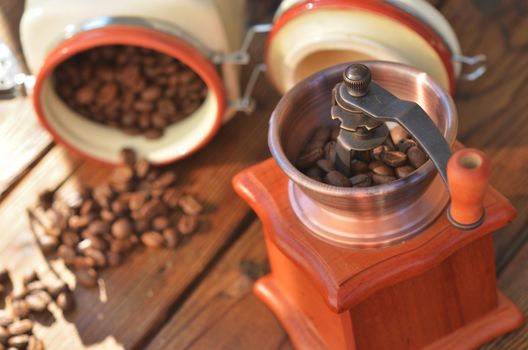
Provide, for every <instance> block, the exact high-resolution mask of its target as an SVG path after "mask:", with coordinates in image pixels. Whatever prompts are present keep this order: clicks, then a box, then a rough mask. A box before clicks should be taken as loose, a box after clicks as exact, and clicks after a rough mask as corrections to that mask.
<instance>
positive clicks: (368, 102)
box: [339, 81, 451, 185]
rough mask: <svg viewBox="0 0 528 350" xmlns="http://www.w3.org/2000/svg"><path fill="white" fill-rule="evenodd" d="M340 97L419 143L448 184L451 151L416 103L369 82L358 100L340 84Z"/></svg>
mask: <svg viewBox="0 0 528 350" xmlns="http://www.w3.org/2000/svg"><path fill="white" fill-rule="evenodd" d="M339 89H342V91H340V97H341V98H342V99H343V100H344V101H345V102H346V103H348V104H349V105H351V106H353V107H355V108H357V109H360V110H361V111H362V112H363V113H365V114H367V115H369V116H371V117H373V118H375V119H377V120H380V121H384V122H396V123H398V124H399V125H401V126H402V127H403V128H404V129H405V130H407V132H408V133H409V134H410V135H411V136H412V137H413V138H414V139H415V140H416V142H418V144H419V145H420V146H421V147H422V148H423V150H424V151H425V152H426V153H427V155H428V156H429V158H430V159H431V160H432V162H433V164H434V165H435V166H436V168H437V169H438V172H439V173H440V176H441V177H442V180H444V182H445V183H446V185H447V162H448V161H449V158H450V157H451V149H450V148H449V145H448V144H447V141H446V140H445V138H444V136H442V134H441V133H440V131H439V130H438V128H437V127H436V125H435V124H434V123H433V122H432V120H431V119H430V118H429V116H428V115H427V113H425V111H424V110H423V109H422V108H421V107H420V106H419V105H418V104H416V103H413V102H410V101H405V100H400V99H398V98H397V97H396V96H394V95H393V94H391V93H390V92H389V91H387V90H385V89H384V88H382V87H381V86H379V85H378V84H376V83H375V82H373V81H369V84H368V92H366V91H365V94H364V95H361V94H359V95H358V96H357V97H356V96H353V94H351V93H350V86H347V84H340V86H339Z"/></svg>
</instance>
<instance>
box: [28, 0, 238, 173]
mask: <svg viewBox="0 0 528 350" xmlns="http://www.w3.org/2000/svg"><path fill="white" fill-rule="evenodd" d="M25 6H26V7H25V11H24V14H23V17H22V21H21V25H20V34H21V41H22V47H23V51H24V55H25V59H26V62H27V64H28V66H29V68H30V70H31V72H32V73H33V74H35V76H36V81H35V86H34V94H33V98H34V106H35V110H36V112H37V115H38V117H39V118H40V120H41V122H42V124H43V125H44V126H45V127H46V128H47V129H48V130H49V131H50V132H51V133H52V134H53V136H54V138H55V139H56V140H57V141H58V142H59V143H62V144H64V145H65V146H66V147H68V148H69V149H71V150H73V151H75V152H77V153H80V154H82V155H83V156H85V157H88V158H94V159H97V160H100V161H103V162H107V163H116V162H118V161H119V152H120V150H121V149H122V148H123V147H132V148H134V149H136V150H137V151H138V152H139V153H140V154H141V155H142V156H144V157H146V158H147V159H149V160H150V161H151V162H153V163H168V162H172V161H174V160H177V159H180V158H182V157H185V156H187V155H189V154H191V153H192V152H194V151H196V150H198V149H199V148H200V147H202V146H203V145H205V144H206V143H207V141H209V140H210V139H211V138H212V136H213V135H214V134H215V133H216V132H217V130H218V128H219V127H220V125H221V124H222V122H224V121H226V120H227V119H229V118H230V117H231V116H232V115H233V114H234V111H235V109H234V108H232V106H233V105H234V104H235V103H234V102H236V101H237V99H238V98H239V97H240V88H239V67H237V65H236V63H235V64H233V62H232V61H233V60H231V62H227V61H229V60H228V59H225V58H226V57H229V56H228V55H229V54H230V53H232V52H235V51H236V50H237V49H238V48H239V47H240V45H241V42H242V39H243V36H244V33H245V25H246V23H245V16H244V14H245V0H201V1H195V0H171V1H167V0H152V1H140V0H121V1H103V0H93V1H83V0H69V1H61V2H57V1H53V0H27V1H26V5H25ZM105 45H132V46H139V47H144V48H149V49H153V50H156V51H158V52H161V53H164V54H166V55H169V56H172V57H174V58H176V59H178V60H180V61H181V62H183V63H184V64H186V65H187V66H188V67H190V68H191V69H192V70H194V71H195V72H196V73H197V74H198V75H199V76H200V77H201V79H202V80H203V81H204V82H205V83H206V85H207V87H208V95H207V97H206V98H205V101H204V102H203V104H202V105H201V107H199V108H198V109H197V110H196V111H195V112H194V113H193V114H191V115H190V116H189V117H188V118H185V119H184V120H182V121H180V122H178V123H175V124H173V125H171V126H169V127H168V128H167V130H166V131H165V133H164V135H163V137H161V138H159V139H155V140H147V139H146V138H144V137H142V136H129V135H126V134H124V133H123V132H121V131H119V130H117V129H113V128H109V127H106V126H104V125H102V124H98V123H95V122H92V121H89V120H88V119H85V118H83V117H81V116H80V115H79V114H78V113H76V112H74V111H73V110H71V109H70V108H68V107H67V106H66V105H65V104H64V103H63V102H62V100H61V99H59V97H58V95H57V93H56V92H55V90H54V88H53V81H52V80H53V72H54V70H55V68H56V67H57V66H58V65H60V64H61V63H62V62H64V61H65V60H67V59H68V58H70V57H72V56H73V55H75V54H77V53H79V52H82V51H84V50H88V49H92V48H94V47H97V46H105Z"/></svg>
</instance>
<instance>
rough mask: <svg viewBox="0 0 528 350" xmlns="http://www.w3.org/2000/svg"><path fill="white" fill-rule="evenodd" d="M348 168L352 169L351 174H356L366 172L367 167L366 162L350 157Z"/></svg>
mask: <svg viewBox="0 0 528 350" xmlns="http://www.w3.org/2000/svg"><path fill="white" fill-rule="evenodd" d="M350 170H351V171H352V174H355V175H358V174H363V173H366V172H368V170H369V167H368V165H367V163H365V162H363V161H361V160H357V159H352V160H351V161H350Z"/></svg>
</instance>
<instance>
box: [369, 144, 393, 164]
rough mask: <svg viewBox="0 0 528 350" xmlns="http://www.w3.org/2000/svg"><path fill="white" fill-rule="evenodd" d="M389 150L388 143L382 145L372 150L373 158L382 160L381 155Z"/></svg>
mask: <svg viewBox="0 0 528 350" xmlns="http://www.w3.org/2000/svg"><path fill="white" fill-rule="evenodd" d="M388 150H389V147H387V146H386V145H381V146H378V147H376V148H374V149H373V150H372V158H374V159H375V160H381V155H382V154H383V153H385V152H387V151H388Z"/></svg>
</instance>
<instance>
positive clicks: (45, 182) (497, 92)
mask: <svg viewBox="0 0 528 350" xmlns="http://www.w3.org/2000/svg"><path fill="white" fill-rule="evenodd" d="M432 2H433V3H434V4H435V6H437V7H438V8H439V9H440V10H441V11H442V12H443V13H444V15H445V16H446V17H447V18H448V19H449V20H450V22H451V23H452V24H453V26H454V28H455V31H456V32H457V35H458V36H459V38H460V41H461V44H462V47H463V48H464V53H467V54H476V53H484V54H486V55H487V56H488V68H489V70H488V72H487V74H486V75H485V76H484V77H483V78H481V79H480V80H479V81H477V82H472V83H470V82H462V83H460V84H459V87H458V91H457V94H456V104H457V107H458V111H459V115H460V128H459V139H460V140H461V141H462V142H464V143H465V144H466V145H468V146H471V147H477V148H480V149H482V150H484V151H485V152H486V153H487V154H488V155H489V156H490V157H491V159H492V161H493V176H492V180H491V181H492V183H493V185H494V186H495V187H496V188H497V189H498V190H499V191H501V192H502V193H503V194H505V195H506V196H507V197H508V198H509V199H510V200H511V201H512V202H513V204H514V205H515V207H516V208H517V210H518V212H519V215H518V217H517V219H516V220H515V221H514V222H512V223H511V224H510V225H509V226H508V227H507V228H505V229H504V230H501V231H500V232H497V233H496V235H495V248H496V253H497V265H498V274H499V284H500V286H501V288H502V289H503V291H504V292H505V294H507V295H508V296H509V297H510V298H511V299H512V300H513V301H515V302H516V303H517V304H518V305H519V306H520V307H521V308H522V309H523V310H525V311H527V310H528V244H526V242H527V240H528V229H527V227H528V226H527V223H528V116H527V112H526V111H527V110H528V99H527V98H526V95H527V94H528V84H527V83H526V81H527V80H528V54H527V53H528V3H527V2H526V1H522V0H503V1H500V0H493V1H471V2H470V1H457V0H437V1H432ZM254 3H258V11H256V12H255V11H254V12H255V13H257V14H259V13H261V12H264V11H263V10H265V9H266V7H269V4H270V2H260V1H259V2H257V1H254ZM254 6H255V5H254ZM21 12H22V4H21V2H20V1H17V0H13V1H8V0H2V1H0V37H2V38H3V39H4V40H7V42H8V43H9V44H10V45H11V47H14V48H15V49H17V50H18V52H20V47H19V45H18V44H17V41H16V38H17V35H18V30H17V26H18V20H19V17H20V14H21ZM261 18H262V17H261ZM260 43H262V41H261V42H260ZM258 46H261V45H256V47H255V48H254V51H255V52H256V53H257V55H255V57H256V58H257V59H258V58H259V55H258V52H260V51H259V50H260V49H259V48H258ZM248 71H249V69H247V70H246V73H247V72H248ZM256 95H257V98H258V102H259V109H258V111H257V112H255V113H253V114H252V115H249V116H247V115H242V114H241V115H237V116H236V117H235V118H234V119H233V120H232V121H231V122H230V123H228V124H227V125H225V126H224V127H223V128H222V130H221V131H220V133H219V134H218V136H217V137H216V138H215V139H214V141H213V142H211V144H210V145H208V146H207V147H206V148H205V149H203V150H202V151H200V152H199V153H197V154H196V155H194V156H192V157H191V158H189V159H186V160H184V161H182V162H180V163H179V164H178V165H177V167H178V169H179V172H180V173H181V174H183V175H184V182H185V183H188V184H191V186H192V187H193V188H195V189H200V191H199V193H200V194H201V198H202V199H203V200H205V201H206V203H208V205H209V207H211V208H212V210H213V214H212V220H211V221H212V222H211V226H210V229H209V230H208V232H206V233H203V234H199V235H197V236H195V237H194V238H193V239H192V240H190V241H189V242H188V243H186V244H185V245H183V246H180V247H179V248H178V249H176V250H157V251H151V250H145V249H140V250H138V251H136V252H135V253H133V254H132V255H131V256H130V257H129V258H128V259H127V260H126V263H125V264H124V265H122V266H120V267H118V268H113V269H108V270H106V271H105V272H103V273H102V277H103V278H104V281H105V283H106V289H107V294H108V301H107V302H106V303H103V302H101V301H100V298H99V295H98V291H97V290H88V289H85V288H82V287H78V288H76V290H75V297H76V299H77V304H78V307H77V309H76V311H74V312H73V313H72V314H70V315H68V316H67V317H66V318H65V317H64V316H63V315H62V314H61V313H60V312H58V311H57V310H55V309H53V310H52V314H53V317H51V318H50V319H49V320H46V321H45V322H43V323H42V324H39V325H38V326H37V328H36V333H37V335H38V336H39V337H41V338H42V339H43V340H44V341H45V343H46V345H47V348H49V349H78V348H83V347H94V348H122V347H124V348H131V349H134V348H149V349H184V348H185V349H191V348H192V349H290V348H292V345H291V343H290V341H289V339H288V336H287V335H286V333H285V332H284V330H283V329H282V327H281V325H280V324H279V322H278V321H277V320H276V318H275V317H274V315H273V314H272V313H271V312H270V311H269V310H268V309H267V308H266V307H265V306H264V305H263V304H262V303H261V302H260V301H259V300H257V298H256V297H255V296H254V295H253V294H252V292H251V287H252V284H253V282H254V281H255V279H256V278H257V277H259V276H260V275H262V274H263V273H264V272H266V270H267V263H266V254H265V248H264V242H263V239H262V232H261V226H260V223H259V221H258V220H257V218H256V217H255V215H254V214H253V213H252V212H251V210H250V209H249V208H248V207H247V206H246V205H245V204H244V203H243V202H242V201H241V200H240V199H239V198H238V197H237V196H236V195H235V193H234V192H233V190H232V188H231V178H232V176H233V175H235V174H236V173H237V172H238V171H240V170H241V169H243V168H245V167H247V166H249V165H251V164H254V163H256V162H258V161H261V160H263V159H265V158H267V157H268V156H269V153H268V149H267V145H266V132H267V122H268V118H269V115H270V112H271V110H272V109H273V107H274V106H275V104H276V102H277V100H278V97H279V96H278V95H277V94H276V93H275V92H273V89H271V88H270V86H269V85H268V84H267V83H266V82H264V80H262V81H261V83H260V84H259V86H258V88H257V91H256ZM0 169H1V170H0V227H1V233H0V234H1V237H2V239H1V240H0V256H1V261H2V262H3V263H4V264H6V265H7V266H8V267H9V268H10V269H12V270H13V271H14V273H15V274H18V273H22V272H23V271H25V270H27V269H29V268H32V267H36V266H38V265H42V264H43V263H44V260H43V259H44V258H43V257H42V255H41V254H40V252H39V250H38V248H37V247H36V245H35V242H34V240H33V237H32V234H31V233H30V231H29V230H30V228H29V223H28V219H27V216H26V208H27V207H30V206H33V205H34V204H35V199H36V194H37V193H38V192H39V191H41V190H43V189H46V188H58V187H60V189H59V191H60V192H63V193H64V192H67V191H69V190H71V189H72V188H74V187H75V186H76V184H78V183H79V182H87V183H89V184H95V183H99V182H101V181H105V179H106V176H107V175H108V173H109V168H107V167H102V166H101V165H100V164H96V163H93V162H90V161H86V160H83V159H79V158H77V157H75V156H73V155H71V154H69V153H68V152H67V151H66V150H65V149H64V148H62V147H60V146H57V145H55V144H54V143H53V141H52V139H51V138H50V136H49V135H48V134H47V133H46V132H45V131H44V130H43V129H42V128H41V127H40V126H39V125H38V123H37V122H36V119H35V117H34V114H33V112H32V109H31V106H30V102H29V101H27V100H25V101H18V102H2V103H1V104H0ZM484 348H486V349H492V348H496V349H527V348H528V328H526V327H525V328H524V329H522V330H520V331H517V332H515V333H512V334H510V335H507V336H505V337H503V338H500V339H497V340H496V341H494V342H493V343H492V344H489V345H487V346H485V347H484Z"/></svg>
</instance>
